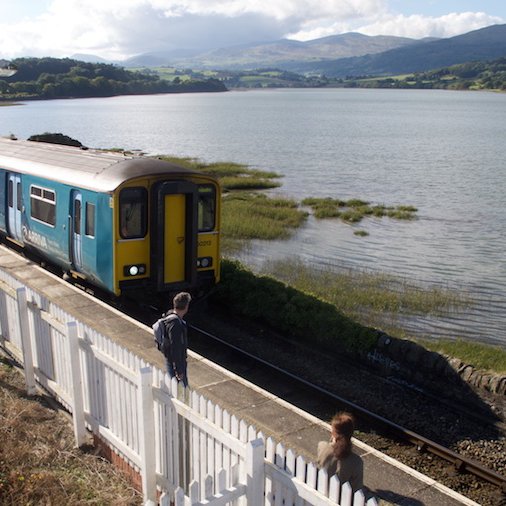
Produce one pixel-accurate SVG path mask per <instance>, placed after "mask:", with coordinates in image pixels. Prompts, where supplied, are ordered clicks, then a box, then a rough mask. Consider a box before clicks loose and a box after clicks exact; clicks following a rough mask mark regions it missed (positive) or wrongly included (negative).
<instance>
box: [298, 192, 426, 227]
mask: <svg viewBox="0 0 506 506" xmlns="http://www.w3.org/2000/svg"><path fill="white" fill-rule="evenodd" d="M302 205H304V206H309V207H311V209H312V211H313V215H314V216H315V218H317V219H325V218H340V219H341V220H343V221H344V222H347V223H358V222H359V221H361V220H362V219H363V218H365V217H366V216H374V217H376V218H383V217H385V216H386V217H388V218H394V219H397V220H413V219H415V218H416V215H415V213H416V212H417V211H418V209H417V208H416V207H414V206H409V205H400V206H397V207H391V206H390V207H387V206H384V205H375V206H372V205H371V204H370V203H369V202H367V201H365V200H361V199H350V200H348V201H346V200H340V199H333V198H329V197H326V198H315V197H310V198H306V199H304V200H303V201H302Z"/></svg>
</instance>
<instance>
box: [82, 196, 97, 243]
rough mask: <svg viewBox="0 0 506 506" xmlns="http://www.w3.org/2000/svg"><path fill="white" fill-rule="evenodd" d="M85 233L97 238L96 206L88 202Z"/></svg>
mask: <svg viewBox="0 0 506 506" xmlns="http://www.w3.org/2000/svg"><path fill="white" fill-rule="evenodd" d="M84 229H85V230H84V233H85V234H86V235H87V236H89V237H95V204H91V203H90V202H86V224H85V226H84Z"/></svg>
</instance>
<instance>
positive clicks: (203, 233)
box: [0, 139, 220, 295]
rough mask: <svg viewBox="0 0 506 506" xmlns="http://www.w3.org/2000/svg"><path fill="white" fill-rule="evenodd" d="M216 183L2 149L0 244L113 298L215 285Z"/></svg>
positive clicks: (98, 160)
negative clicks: (33, 256)
mask: <svg viewBox="0 0 506 506" xmlns="http://www.w3.org/2000/svg"><path fill="white" fill-rule="evenodd" d="M219 208H220V187H219V184H218V182H217V181H216V179H215V178H213V177H211V176H209V175H206V174H202V173H199V172H197V171H192V170H188V169H185V168H183V167H180V166H178V165H175V164H172V163H169V162H166V161H162V160H158V159H155V158H150V157H143V156H134V155H132V156H131V155H128V156H126V155H124V154H120V153H112V152H105V151H96V150H83V149H80V148H74V147H69V146H61V145H56V144H48V143H41V142H31V141H21V140H12V139H0V236H2V238H3V239H5V240H8V241H11V242H15V243H17V244H18V245H19V246H21V247H24V248H28V249H30V250H33V251H35V252H36V253H37V254H38V255H39V256H40V257H42V258H43V259H45V260H47V261H48V262H51V263H52V264H54V265H56V266H59V267H60V268H61V269H62V270H63V271H64V272H67V273H69V274H71V275H72V276H73V277H74V278H77V279H79V278H81V279H84V280H86V281H88V282H89V283H90V284H92V285H95V286H97V287H99V288H101V289H103V290H106V291H108V292H110V293H112V294H115V295H121V294H122V293H125V292H128V291H137V292H146V291H149V292H152V293H161V292H175V291H178V290H188V291H192V292H200V291H202V290H205V289H207V288H210V287H211V286H213V285H214V284H215V283H216V282H217V281H218V280H219V267H220V261H219V260H220V259H219V239H220V234H219V230H220V228H219V227H220V215H219Z"/></svg>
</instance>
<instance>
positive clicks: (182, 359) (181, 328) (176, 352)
mask: <svg viewBox="0 0 506 506" xmlns="http://www.w3.org/2000/svg"><path fill="white" fill-rule="evenodd" d="M169 314H175V313H174V311H169V312H168V313H167V315H166V316H169ZM164 323H165V340H166V341H167V342H166V343H164V345H163V347H162V351H163V354H164V355H165V358H166V359H167V361H168V362H170V363H171V364H172V365H173V367H174V371H175V372H176V373H177V374H178V375H181V376H183V375H186V361H187V358H186V357H187V351H188V329H187V328H186V322H185V321H184V320H183V319H182V318H179V317H177V318H169V319H168V320H165V322H164Z"/></svg>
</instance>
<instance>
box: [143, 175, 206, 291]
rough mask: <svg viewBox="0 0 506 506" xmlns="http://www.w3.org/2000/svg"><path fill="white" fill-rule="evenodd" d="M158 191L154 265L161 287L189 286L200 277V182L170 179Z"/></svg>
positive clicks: (153, 253)
mask: <svg viewBox="0 0 506 506" xmlns="http://www.w3.org/2000/svg"><path fill="white" fill-rule="evenodd" d="M154 192H155V195H154V197H155V198H154V199H152V202H153V205H155V206H156V209H155V210H154V212H153V228H152V233H151V235H152V248H151V252H152V254H151V267H152V269H153V271H154V272H153V274H154V275H155V279H156V282H157V288H158V290H169V289H184V288H188V287H190V286H192V285H194V284H195V281H196V277H197V202H198V193H197V186H196V185H195V184H193V183H190V182H188V181H178V182H166V183H162V184H160V185H158V186H156V187H155V190H154Z"/></svg>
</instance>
